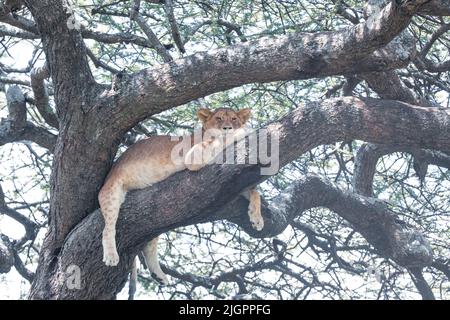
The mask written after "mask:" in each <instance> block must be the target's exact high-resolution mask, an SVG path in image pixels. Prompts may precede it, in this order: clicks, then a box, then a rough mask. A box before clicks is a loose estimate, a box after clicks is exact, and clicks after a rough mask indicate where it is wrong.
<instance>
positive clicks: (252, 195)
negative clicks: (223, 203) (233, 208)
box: [242, 188, 264, 231]
mask: <svg viewBox="0 0 450 320" xmlns="http://www.w3.org/2000/svg"><path fill="white" fill-rule="evenodd" d="M242 195H243V196H244V197H246V198H247V199H248V201H249V202H250V203H249V205H248V217H249V219H250V222H251V224H252V227H253V229H255V230H258V231H261V230H262V229H263V228H264V219H263V217H262V215H261V196H260V195H259V192H258V191H257V190H256V189H254V188H253V189H250V190H246V191H244V192H243V193H242Z"/></svg>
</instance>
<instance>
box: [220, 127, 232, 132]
mask: <svg viewBox="0 0 450 320" xmlns="http://www.w3.org/2000/svg"><path fill="white" fill-rule="evenodd" d="M231 129H233V127H232V126H224V127H223V128H222V130H223V131H228V130H231Z"/></svg>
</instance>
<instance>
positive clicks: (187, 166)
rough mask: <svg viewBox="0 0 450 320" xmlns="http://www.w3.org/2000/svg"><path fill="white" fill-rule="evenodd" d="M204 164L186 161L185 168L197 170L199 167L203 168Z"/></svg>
mask: <svg viewBox="0 0 450 320" xmlns="http://www.w3.org/2000/svg"><path fill="white" fill-rule="evenodd" d="M204 166H205V165H203V164H196V163H186V168H187V169H188V170H189V171H199V170H200V169H201V168H203V167H204Z"/></svg>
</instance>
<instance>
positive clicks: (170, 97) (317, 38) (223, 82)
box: [98, 1, 424, 134]
mask: <svg viewBox="0 0 450 320" xmlns="http://www.w3.org/2000/svg"><path fill="white" fill-rule="evenodd" d="M423 2H424V1H406V2H402V4H401V5H399V4H397V2H396V1H393V2H391V3H390V4H389V5H388V6H386V7H385V8H384V9H383V10H381V11H380V12H379V13H378V14H376V15H375V16H373V17H371V18H370V19H368V21H367V22H364V23H360V24H358V25H356V26H352V27H349V28H346V29H344V30H341V31H338V32H326V33H314V34H302V33H293V34H289V35H287V36H283V37H278V38H271V39H266V38H262V39H260V40H257V41H253V42H246V43H243V44H239V45H236V46H232V47H229V48H225V49H219V50H216V51H211V52H204V53H197V54H194V55H192V56H189V57H186V58H184V59H178V60H176V61H172V62H171V63H166V64H163V65H161V66H157V67H154V68H151V69H146V70H143V71H141V72H138V73H136V74H134V75H132V76H131V77H126V78H124V79H123V80H122V81H118V82H117V83H115V84H114V86H113V88H112V90H110V91H108V92H105V93H104V95H103V96H104V99H102V100H101V101H99V102H98V106H99V109H101V110H102V112H104V114H103V115H102V116H101V117H102V118H105V119H106V118H108V119H110V121H111V125H112V126H113V127H115V130H114V131H115V132H119V133H120V134H122V132H124V131H128V130H129V129H130V128H132V127H133V126H135V125H136V124H137V123H138V122H139V121H141V120H142V119H144V118H146V117H148V116H149V115H152V114H154V113H158V112H161V111H163V110H166V109H167V108H169V107H173V106H177V105H181V104H183V103H186V102H189V101H191V100H194V99H197V98H199V97H203V96H205V95H208V94H211V93H214V92H218V91H223V90H226V89H230V88H233V87H236V86H240V85H243V84H246V83H251V82H270V81H277V80H292V79H307V78H312V77H323V76H329V75H336V74H344V75H352V74H355V73H358V72H368V71H377V70H378V71H379V70H386V69H387V68H388V69H389V68H392V67H393V66H392V65H391V66H390V67H388V65H389V59H387V58H388V57H392V53H389V51H388V52H386V51H385V50H380V51H378V52H376V53H374V54H373V55H371V54H372V53H373V52H374V51H375V50H377V49H379V48H381V47H383V46H385V45H387V44H388V43H389V42H391V40H392V39H393V38H394V37H395V36H396V35H398V34H399V33H400V32H401V31H402V30H403V29H404V28H405V27H406V26H407V25H408V23H409V21H410V19H411V14H412V13H413V12H414V10H415V9H417V7H418V6H419V5H420V4H421V3H423ZM400 41H401V40H400ZM403 45H404V46H405V47H407V48H410V47H411V43H409V44H408V43H405V44H403ZM386 50H387V49H386ZM410 52H411V51H410V50H406V51H404V50H400V51H395V58H394V59H393V60H394V61H395V62H396V64H397V66H398V65H402V64H403V65H404V64H405V63H407V62H408V61H409V60H410V58H411V57H410ZM386 53H387V54H386ZM391 61H392V60H391ZM394 64H395V63H394ZM356 70H358V72H356ZM111 106H114V107H113V108H114V111H112V110H111ZM111 114H114V115H115V116H114V117H113V118H111ZM108 134H110V133H108Z"/></svg>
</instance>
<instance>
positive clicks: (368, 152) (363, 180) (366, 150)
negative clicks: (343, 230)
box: [354, 143, 450, 197]
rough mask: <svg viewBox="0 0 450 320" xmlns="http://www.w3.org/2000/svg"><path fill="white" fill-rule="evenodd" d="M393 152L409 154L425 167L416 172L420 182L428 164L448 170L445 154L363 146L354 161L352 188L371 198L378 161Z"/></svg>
mask: <svg viewBox="0 0 450 320" xmlns="http://www.w3.org/2000/svg"><path fill="white" fill-rule="evenodd" d="M394 152H406V153H409V154H411V155H412V156H413V157H414V158H415V159H417V160H416V162H415V163H420V166H425V168H423V169H422V171H419V172H417V170H418V169H416V172H417V174H418V176H419V178H420V179H421V180H423V178H424V175H425V173H426V167H427V166H428V165H430V164H432V165H436V166H440V167H444V168H447V169H450V156H449V155H448V154H446V153H443V152H440V151H435V150H426V149H420V148H417V147H411V146H392V145H387V144H383V145H381V144H370V143H369V144H363V145H362V146H361V147H360V148H359V150H358V152H357V154H356V159H355V170H354V184H355V185H354V187H355V190H356V192H358V193H359V194H362V195H365V196H368V197H372V196H373V178H374V176H375V172H376V166H377V162H378V160H379V159H380V158H381V157H383V156H385V155H388V154H391V153H394Z"/></svg>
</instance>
